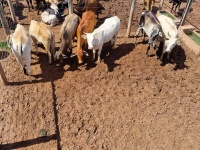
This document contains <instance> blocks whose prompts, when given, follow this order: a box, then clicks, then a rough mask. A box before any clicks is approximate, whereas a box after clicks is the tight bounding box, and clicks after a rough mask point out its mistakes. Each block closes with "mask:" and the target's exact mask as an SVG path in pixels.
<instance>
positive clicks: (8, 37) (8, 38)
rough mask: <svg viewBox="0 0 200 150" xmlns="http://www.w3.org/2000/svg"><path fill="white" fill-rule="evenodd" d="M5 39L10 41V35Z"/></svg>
mask: <svg viewBox="0 0 200 150" xmlns="http://www.w3.org/2000/svg"><path fill="white" fill-rule="evenodd" d="M6 39H7V41H8V42H9V41H10V34H8V35H7V36H6Z"/></svg>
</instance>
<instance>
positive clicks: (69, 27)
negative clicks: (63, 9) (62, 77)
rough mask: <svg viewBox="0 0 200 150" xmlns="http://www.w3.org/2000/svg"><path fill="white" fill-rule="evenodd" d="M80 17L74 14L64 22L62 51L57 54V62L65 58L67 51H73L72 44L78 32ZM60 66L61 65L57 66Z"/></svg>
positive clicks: (61, 36)
mask: <svg viewBox="0 0 200 150" xmlns="http://www.w3.org/2000/svg"><path fill="white" fill-rule="evenodd" d="M79 19H80V18H79V17H78V15H76V14H74V13H72V14H69V15H68V16H66V17H65V21H64V22H63V24H62V26H61V30H60V39H61V44H60V49H59V51H57V52H56V60H58V59H59V58H60V56H61V55H62V56H63V53H64V52H65V51H69V52H70V53H71V51H72V44H73V40H74V37H75V36H76V31H77V27H78V23H79ZM57 66H59V64H57Z"/></svg>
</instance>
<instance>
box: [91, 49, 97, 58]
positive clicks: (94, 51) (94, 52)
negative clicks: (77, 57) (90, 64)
mask: <svg viewBox="0 0 200 150" xmlns="http://www.w3.org/2000/svg"><path fill="white" fill-rule="evenodd" d="M92 51H93V56H92V61H94V60H95V54H96V50H94V49H93V50H92Z"/></svg>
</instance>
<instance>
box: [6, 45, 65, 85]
mask: <svg viewBox="0 0 200 150" xmlns="http://www.w3.org/2000/svg"><path fill="white" fill-rule="evenodd" d="M38 48H39V49H41V48H42V50H39V53H38V61H37V62H34V63H31V68H33V66H34V65H35V64H40V69H41V72H42V73H41V74H36V75H34V74H32V75H31V76H32V77H33V78H34V79H33V80H32V82H29V81H22V82H10V83H9V85H13V86H14V85H22V84H32V83H40V82H54V81H56V80H58V79H61V78H62V77H63V75H64V73H65V71H66V70H65V69H64V68H61V67H56V63H55V61H53V62H52V64H51V65H50V64H49V57H48V55H47V52H46V51H45V50H44V47H43V45H42V44H38ZM33 49H34V51H32V52H31V55H32V56H33V55H37V54H36V51H35V48H34V47H33ZM31 59H36V58H33V57H32V58H31ZM52 60H54V59H53V57H52Z"/></svg>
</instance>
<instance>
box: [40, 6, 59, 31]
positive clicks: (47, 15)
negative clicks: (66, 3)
mask: <svg viewBox="0 0 200 150" xmlns="http://www.w3.org/2000/svg"><path fill="white" fill-rule="evenodd" d="M61 19H62V17H61V14H60V11H59V9H58V6H57V5H56V4H54V3H53V4H51V6H50V8H47V9H46V10H45V11H44V12H43V13H42V14H41V20H42V22H44V23H45V24H48V25H50V26H52V27H53V26H55V25H57V24H59V23H60V21H61Z"/></svg>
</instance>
